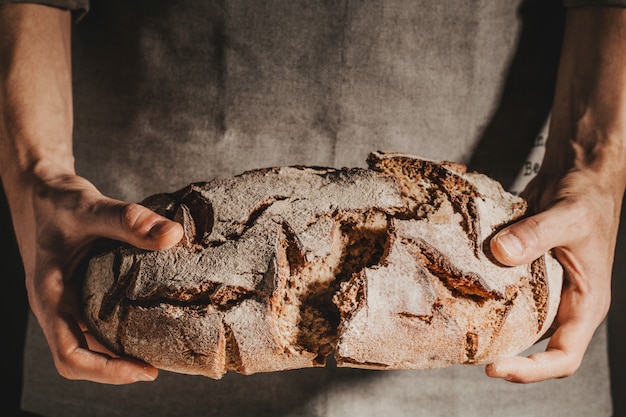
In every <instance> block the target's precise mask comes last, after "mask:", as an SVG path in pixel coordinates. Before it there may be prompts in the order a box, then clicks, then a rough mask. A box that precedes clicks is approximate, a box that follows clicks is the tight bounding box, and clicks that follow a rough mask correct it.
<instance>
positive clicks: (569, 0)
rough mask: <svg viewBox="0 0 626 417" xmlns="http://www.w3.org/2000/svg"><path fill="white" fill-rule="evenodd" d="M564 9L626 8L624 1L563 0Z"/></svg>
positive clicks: (625, 0) (625, 1)
mask: <svg viewBox="0 0 626 417" xmlns="http://www.w3.org/2000/svg"><path fill="white" fill-rule="evenodd" d="M563 5H564V6H565V7H581V6H613V7H626V0H563Z"/></svg>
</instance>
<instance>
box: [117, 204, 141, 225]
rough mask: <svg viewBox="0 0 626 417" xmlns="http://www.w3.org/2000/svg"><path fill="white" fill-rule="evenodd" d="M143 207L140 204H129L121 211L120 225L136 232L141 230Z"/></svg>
mask: <svg viewBox="0 0 626 417" xmlns="http://www.w3.org/2000/svg"><path fill="white" fill-rule="evenodd" d="M143 212H144V210H143V207H141V206H140V205H139V204H135V203H132V204H127V205H125V206H124V207H123V208H122V210H121V211H120V224H121V226H122V227H123V228H124V229H129V230H135V229H137V228H139V226H140V224H141V219H142V217H143Z"/></svg>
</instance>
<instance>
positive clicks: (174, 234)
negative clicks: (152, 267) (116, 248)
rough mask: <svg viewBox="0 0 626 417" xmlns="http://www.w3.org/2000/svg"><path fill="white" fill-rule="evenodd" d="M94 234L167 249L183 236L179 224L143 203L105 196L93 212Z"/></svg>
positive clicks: (145, 246)
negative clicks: (126, 201) (111, 198)
mask: <svg viewBox="0 0 626 417" xmlns="http://www.w3.org/2000/svg"><path fill="white" fill-rule="evenodd" d="M89 220H90V221H89V228H90V231H91V232H92V233H93V234H94V235H98V236H105V237H108V238H111V239H115V240H120V241H123V242H126V243H129V244H131V245H133V246H136V247H138V248H142V249H148V250H159V249H167V248H169V247H172V246H174V245H175V244H176V243H178V242H179V241H180V239H181V238H182V237H183V228H182V226H181V225H180V224H178V223H176V222H174V221H171V220H169V219H167V218H165V217H163V216H160V215H158V214H156V213H155V212H153V211H152V210H149V209H147V208H146V207H144V206H142V205H140V204H131V203H125V202H121V201H117V200H110V199H103V200H101V201H99V202H98V203H96V205H95V207H94V209H93V210H92V211H91V212H90V219H89Z"/></svg>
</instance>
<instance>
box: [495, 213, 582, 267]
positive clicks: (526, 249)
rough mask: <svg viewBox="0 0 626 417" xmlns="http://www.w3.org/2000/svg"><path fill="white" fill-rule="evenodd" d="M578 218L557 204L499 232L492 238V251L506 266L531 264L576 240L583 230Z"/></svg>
mask: <svg viewBox="0 0 626 417" xmlns="http://www.w3.org/2000/svg"><path fill="white" fill-rule="evenodd" d="M576 219H577V217H576V216H573V215H572V213H570V211H569V210H568V209H567V208H565V207H562V206H554V207H552V208H550V209H549V210H546V211H543V212H541V213H539V214H536V215H534V216H531V217H528V218H525V219H522V220H520V221H518V222H516V223H514V224H512V225H510V226H508V227H506V228H504V229H503V230H501V231H500V232H498V233H497V234H496V235H495V236H494V237H493V238H492V239H491V242H490V249H491V252H492V253H493V255H494V256H495V258H496V259H497V260H498V261H500V262H502V263H503V264H504V265H510V266H514V265H522V264H527V263H529V262H532V261H534V260H535V259H537V258H539V257H540V256H541V255H543V254H544V253H545V252H547V251H549V250H550V249H552V248H555V247H558V246H564V245H566V244H567V243H568V242H571V241H573V240H575V239H576V238H577V236H578V234H579V233H580V231H579V228H577V227H576V223H575V220H576Z"/></svg>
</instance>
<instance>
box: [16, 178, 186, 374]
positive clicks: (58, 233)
mask: <svg viewBox="0 0 626 417" xmlns="http://www.w3.org/2000/svg"><path fill="white" fill-rule="evenodd" d="M21 190H22V192H20V194H19V196H20V198H16V195H15V192H13V193H12V197H13V198H12V199H11V200H10V203H11V211H12V217H13V222H14V228H15V232H16V238H17V241H18V245H19V248H20V252H21V255H22V259H23V262H24V267H25V273H26V288H27V290H28V299H29V303H30V306H31V308H32V310H33V312H34V314H35V316H36V317H37V320H38V322H39V324H40V326H41V328H42V329H43V332H44V335H45V338H46V340H47V342H48V345H49V347H50V351H51V352H52V357H53V359H54V363H55V366H56V368H57V370H58V372H59V373H60V374H61V375H62V376H64V377H66V378H69V379H85V380H91V381H95V382H102V383H109V384H127V383H132V382H136V381H151V380H153V379H154V378H156V376H157V374H158V371H157V370H156V369H155V368H153V367H151V366H149V365H147V364H145V363H143V362H140V361H137V360H134V359H131V358H122V357H116V356H115V355H113V354H112V353H111V352H109V351H108V350H107V349H106V348H105V347H104V346H102V345H100V344H99V343H98V342H97V341H96V340H95V339H94V337H93V336H92V335H91V334H90V333H89V331H88V330H87V327H86V326H85V323H84V322H83V320H82V314H81V302H80V295H79V294H80V290H79V288H77V286H76V282H74V280H73V274H74V272H75V270H76V267H77V265H78V263H79V262H80V259H81V258H82V257H83V256H84V254H85V253H86V251H87V250H88V249H89V246H90V244H91V243H92V242H93V241H94V240H95V239H96V238H98V237H101V236H102V237H108V238H111V239H116V240H120V241H124V242H127V243H129V244H131V245H134V246H137V247H140V248H143V249H148V250H159V249H164V248H167V247H170V246H173V245H174V244H176V243H177V242H178V241H179V240H180V239H181V237H182V227H181V226H180V225H179V224H178V223H175V222H172V221H170V220H167V219H165V218H163V217H161V216H159V215H157V214H156V213H154V212H152V211H150V210H148V209H147V208H145V207H143V206H140V205H138V204H128V203H125V202H121V201H117V200H113V199H110V198H107V197H104V196H103V195H102V194H100V192H98V190H97V189H96V188H95V187H94V186H93V185H92V184H91V183H89V182H88V181H87V180H85V179H84V178H81V177H79V176H76V175H72V174H69V175H61V176H58V177H54V178H51V179H46V180H37V181H36V182H35V181H32V184H28V182H27V183H25V184H24V186H23V187H22V188H21Z"/></svg>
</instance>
